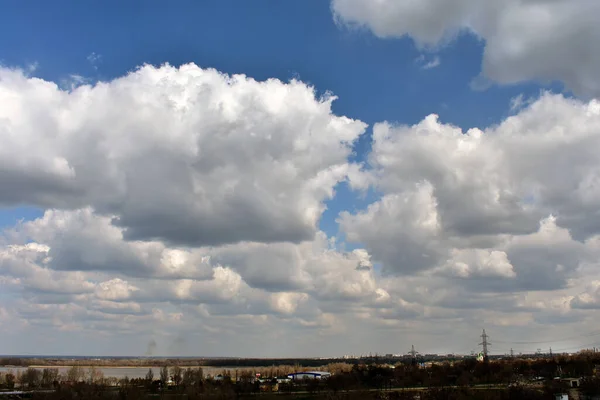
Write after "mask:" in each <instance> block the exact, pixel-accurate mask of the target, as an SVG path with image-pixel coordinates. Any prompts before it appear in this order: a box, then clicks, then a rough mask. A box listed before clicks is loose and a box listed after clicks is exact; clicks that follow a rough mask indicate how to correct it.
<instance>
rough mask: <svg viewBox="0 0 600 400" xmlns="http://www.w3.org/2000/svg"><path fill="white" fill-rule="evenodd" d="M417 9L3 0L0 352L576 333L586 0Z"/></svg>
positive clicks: (448, 3) (586, 107)
mask: <svg viewBox="0 0 600 400" xmlns="http://www.w3.org/2000/svg"><path fill="white" fill-rule="evenodd" d="M415 4H417V3H415V2H411V1H408V0H396V1H387V2H383V1H382V2H374V1H371V0H331V1H327V0H303V1H283V0H258V1H242V0H220V1H177V2H170V3H169V4H168V6H167V3H165V2H158V1H129V2H120V1H112V0H109V1H103V2H72V1H55V2H44V1H34V2H27V3H24V2H10V3H6V4H4V6H3V10H2V13H0V187H1V188H2V191H1V192H0V354H2V353H10V352H14V353H21V354H31V353H46V354H72V353H77V354H82V353H84V352H86V351H87V352H89V353H90V354H98V355H109V354H115V355H122V354H125V353H127V354H133V355H140V354H144V353H146V352H148V349H147V348H146V347H147V346H146V344H149V343H152V342H154V341H155V342H156V343H157V344H158V345H157V346H156V347H157V350H156V352H157V354H161V355H172V354H174V353H178V354H179V353H181V354H182V353H185V354H186V355H189V354H199V355H222V356H245V355H248V356H268V357H272V356H299V355H304V356H307V355H310V356H317V355H341V354H360V353H368V352H373V353H374V352H380V353H397V352H404V351H406V350H408V349H409V348H410V345H409V344H415V346H417V348H418V350H419V351H421V352H422V353H423V352H441V353H448V352H453V351H456V352H467V353H468V352H470V351H471V350H472V349H473V348H475V347H476V345H475V344H476V343H478V339H479V334H480V332H481V329H482V328H483V327H485V328H486V330H487V332H488V334H490V335H491V336H492V342H493V338H494V337H498V336H502V338H503V339H502V342H499V343H502V345H499V346H497V347H494V351H495V352H498V353H502V352H506V351H508V349H509V348H510V346H511V345H512V347H514V348H515V351H527V350H529V349H527V348H525V347H526V346H525V347H523V346H521V347H522V348H520V347H519V342H532V341H536V340H540V341H543V342H544V345H546V344H552V346H553V347H556V348H565V347H567V346H571V347H572V348H574V349H576V348H577V346H583V345H586V344H589V343H590V342H591V341H593V339H592V340H590V336H589V335H588V336H585V335H584V334H583V333H586V332H589V331H592V330H593V329H594V326H595V324H596V322H595V321H597V318H598V312H599V311H598V310H600V264H598V263H597V260H598V259H600V245H599V244H598V243H600V219H599V217H598V213H597V204H598V202H600V189H599V188H600V172H599V171H600V156H598V154H600V152H598V151H596V149H597V148H598V147H599V146H600V102H599V101H598V100H597V99H598V98H599V97H600V79H599V78H598V74H597V71H598V70H600V58H598V57H597V54H600V29H599V28H598V24H597V21H596V20H595V19H594V18H592V16H595V15H598V12H600V3H598V2H594V1H591V0H540V1H538V2H536V3H535V4H533V3H530V2H527V1H525V0H498V3H494V4H495V5H497V7H496V6H492V5H491V4H492V3H489V2H480V1H475V0H474V1H456V0H430V1H428V2H426V3H423V4H425V5H424V6H422V7H421V6H418V7H416V6H415ZM419 4H421V3H419ZM444 7H447V8H444ZM165 63H168V64H170V65H171V66H174V68H167V67H164V66H163V65H164V64H165ZM190 64H193V65H190ZM144 65H147V66H146V67H142V66H144ZM211 68H212V69H215V70H216V71H219V73H220V74H219V73H213V72H211V71H209V70H208V69H211ZM222 74H229V75H232V74H244V75H246V76H247V77H248V79H245V80H244V79H239V80H237V81H232V80H231V79H229V78H227V77H226V76H224V75H222ZM271 78H277V79H279V80H280V81H281V82H267V80H269V79H271ZM252 79H255V80H257V81H259V82H260V83H256V82H255V81H253V80H252ZM292 79H295V80H297V81H300V82H301V83H293V82H292ZM482 82H484V83H487V84H486V85H483V84H482ZM305 85H309V86H310V87H314V88H315V90H316V94H317V96H316V98H314V97H313V96H312V94H311V92H310V90H309V89H308V88H307V86H305ZM329 92H331V93H333V94H334V95H335V96H337V100H335V101H334V102H333V103H332V104H331V109H329V106H328V103H327V102H324V103H323V102H321V101H320V99H321V98H322V97H326V96H325V95H326V94H327V93H329ZM431 114H437V115H439V120H434V119H432V118H431V117H428V116H430V115H431ZM349 119H351V120H352V121H350V120H349ZM385 122H389V124H387V125H386V124H384V123H385ZM456 127H458V130H457V128H456ZM471 128H474V129H473V130H470V129H471ZM374 137H377V138H378V139H377V140H374ZM347 141H351V142H352V143H353V148H352V152H348V151H347V148H346V147H345V146H344V143H346V142H347ZM332 189H333V190H335V192H336V193H335V195H334V196H333V197H332V198H330V196H329V193H330V191H331V190H332ZM323 205H325V206H326V207H327V209H326V210H324V211H323V207H322V206H323ZM334 240H335V242H336V245H335V246H333V245H332V242H333V241H334ZM448 329H449V330H451V331H452V332H453V333H454V335H452V337H450V338H447V337H446V336H444V335H445V333H444V332H445V331H446V330H448ZM574 329H577V330H579V331H581V332H583V333H582V337H581V338H580V339H581V340H574V341H571V342H569V343H566V344H565V343H561V341H560V338H564V337H570V338H571V339H572V335H571V333H572V332H573V330H574ZM240 331H243V332H244V333H245V335H246V337H247V338H248V340H251V341H252V343H253V345H252V346H251V348H250V347H249V346H246V345H245V344H244V341H240V340H239V336H237V334H238V333H239V332H240ZM441 337H444V340H440V338H441ZM592 337H593V338H596V336H594V335H592ZM282 338H290V340H288V341H285V340H283V339H282ZM36 341H37V343H39V344H38V345H35V346H31V345H30V343H35V342H36ZM511 341H512V342H511ZM399 342H402V343H399ZM89 343H96V344H95V345H90V344H89ZM198 343H202V344H203V347H201V346H200V345H198ZM273 343H277V345H276V346H274V345H273ZM405 343H406V344H405ZM474 343H475V344H474ZM598 345H600V342H599V343H598ZM502 346H504V347H506V348H504V347H502ZM148 348H149V347H148ZM534 350H535V349H534Z"/></svg>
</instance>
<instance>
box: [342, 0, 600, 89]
mask: <svg viewBox="0 0 600 400" xmlns="http://www.w3.org/2000/svg"><path fill="white" fill-rule="evenodd" d="M331 6H332V10H333V13H334V16H335V19H336V20H337V21H339V22H341V23H343V24H348V25H350V26H358V27H365V28H367V29H370V30H371V31H372V32H373V33H374V34H375V35H377V36H379V37H382V38H389V37H397V38H399V37H403V36H410V37H412V38H413V39H414V40H415V41H416V43H417V44H418V45H420V46H425V47H439V46H443V45H445V44H447V43H448V42H449V41H451V40H452V39H453V38H454V37H455V36H457V35H458V34H460V33H465V32H468V33H471V34H474V35H476V36H478V37H480V38H481V39H483V40H484V41H485V50H484V55H483V65H482V77H484V78H489V79H492V80H494V81H496V82H499V83H504V84H511V83H516V82H521V81H527V80H538V81H562V82H564V83H565V85H566V86H567V87H568V88H569V89H571V90H573V91H574V92H575V93H578V94H580V95H587V96H599V95H600V79H599V78H598V74H597V72H596V71H598V70H599V69H600V55H599V54H600V47H599V46H600V26H599V25H598V23H597V15H598V14H599V13H600V3H599V2H597V1H595V0H535V1H532V0H498V1H480V0H422V1H410V0H383V1H371V0H332V2H331Z"/></svg>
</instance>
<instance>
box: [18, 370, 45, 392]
mask: <svg viewBox="0 0 600 400" xmlns="http://www.w3.org/2000/svg"><path fill="white" fill-rule="evenodd" d="M41 382H42V372H41V371H40V370H39V369H35V368H27V369H26V370H25V372H23V374H22V375H21V384H22V385H27V387H28V388H29V389H33V388H37V387H39V386H40V384H41Z"/></svg>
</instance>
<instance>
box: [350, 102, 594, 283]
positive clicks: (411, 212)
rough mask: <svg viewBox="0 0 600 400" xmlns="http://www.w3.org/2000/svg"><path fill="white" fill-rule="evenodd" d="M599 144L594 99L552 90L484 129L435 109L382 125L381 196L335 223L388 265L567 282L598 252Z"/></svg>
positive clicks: (377, 177)
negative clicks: (417, 118) (408, 122)
mask: <svg viewBox="0 0 600 400" xmlns="http://www.w3.org/2000/svg"><path fill="white" fill-rule="evenodd" d="M599 145H600V105H599V103H598V102H597V101H590V102H588V103H584V102H580V101H576V100H571V99H567V98H565V97H563V96H559V95H551V94H544V95H542V96H541V97H540V98H539V99H538V100H537V101H535V102H533V103H532V104H531V105H529V106H528V107H527V108H525V109H523V110H521V111H520V112H519V113H518V114H516V115H514V116H511V117H509V118H507V119H506V120H505V121H503V122H502V123H500V124H499V125H497V126H493V127H490V128H487V129H484V130H481V129H477V128H473V129H470V130H468V131H467V132H464V131H463V130H461V129H460V128H457V127H454V126H451V125H448V124H443V123H441V122H440V121H439V119H438V117H437V116H435V115H430V116H428V117H426V118H425V119H424V120H423V121H421V122H420V123H418V124H416V125H414V126H394V125H391V124H388V123H382V124H377V125H376V126H375V127H374V133H373V150H372V153H371V154H370V156H369V164H370V165H371V167H372V169H371V174H372V176H373V178H372V179H373V181H374V182H375V184H374V185H375V187H376V189H377V190H379V191H380V192H381V193H382V197H381V199H380V200H377V201H375V202H374V203H373V204H371V205H370V206H369V207H368V208H367V209H366V210H364V211H360V212H357V213H350V212H342V213H341V214H340V217H339V223H340V228H341V229H342V230H343V231H344V233H345V234H346V237H347V239H348V240H349V241H351V242H356V243H362V244H363V245H364V246H365V249H366V250H367V251H368V252H369V254H370V255H371V256H372V257H373V259H374V260H376V261H378V262H381V263H382V264H383V269H384V272H387V273H388V274H392V275H395V274H402V275H406V274H423V273H427V274H432V273H433V274H442V275H445V276H448V277H452V279H467V280H470V281H476V282H478V283H477V284H473V287H477V288H478V290H483V291H486V290H487V291H521V290H556V289H560V288H565V287H567V286H568V285H569V284H570V282H571V281H572V280H573V279H575V278H577V277H578V276H579V273H580V271H581V269H582V268H583V267H585V266H586V265H589V264H590V263H592V262H593V259H594V257H595V256H596V255H597V254H598V252H597V246H596V245H595V243H596V241H595V238H596V236H597V235H598V234H599V233H600V225H599V223H600V220H598V218H596V216H597V213H595V212H594V211H593V206H592V203H593V202H595V201H597V194H598V185H596V180H597V175H598V170H599V166H600V158H599V157H598V153H597V152H596V151H595V150H594V149H597V148H598V146H599ZM471 290H472V289H471Z"/></svg>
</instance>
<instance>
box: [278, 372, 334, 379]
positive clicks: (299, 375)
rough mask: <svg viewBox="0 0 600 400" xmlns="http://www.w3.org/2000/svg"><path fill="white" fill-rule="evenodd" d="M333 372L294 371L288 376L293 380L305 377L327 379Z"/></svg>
mask: <svg viewBox="0 0 600 400" xmlns="http://www.w3.org/2000/svg"><path fill="white" fill-rule="evenodd" d="M330 376H331V374H330V373H329V372H324V371H306V372H294V373H293V374H289V375H288V376H287V377H288V378H290V379H292V380H303V379H325V378H329V377H330Z"/></svg>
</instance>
